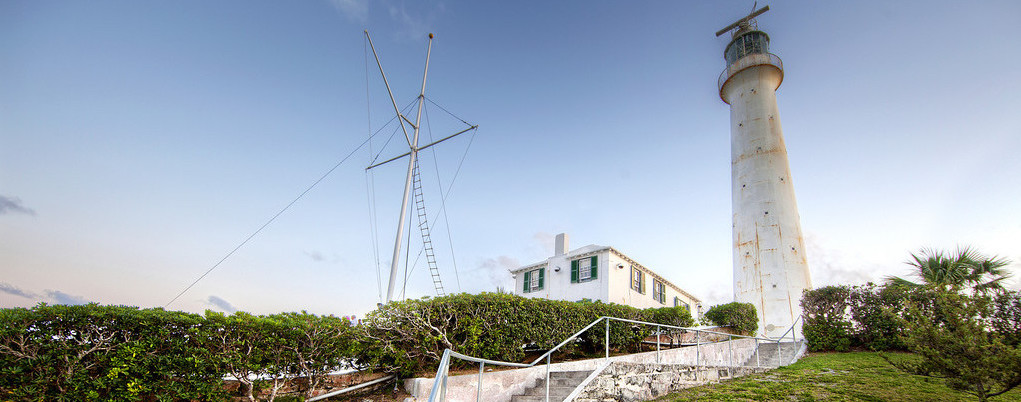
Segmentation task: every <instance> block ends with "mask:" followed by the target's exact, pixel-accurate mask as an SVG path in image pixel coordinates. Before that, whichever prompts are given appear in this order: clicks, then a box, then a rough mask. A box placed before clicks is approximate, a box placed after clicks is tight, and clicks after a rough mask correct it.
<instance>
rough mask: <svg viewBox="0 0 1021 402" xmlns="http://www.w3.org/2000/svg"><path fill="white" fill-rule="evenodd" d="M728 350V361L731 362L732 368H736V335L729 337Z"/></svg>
mask: <svg viewBox="0 0 1021 402" xmlns="http://www.w3.org/2000/svg"><path fill="white" fill-rule="evenodd" d="M727 349H728V350H729V354H730V356H729V357H727V360H728V361H729V362H730V367H734V335H727Z"/></svg>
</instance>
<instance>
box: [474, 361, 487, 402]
mask: <svg viewBox="0 0 1021 402" xmlns="http://www.w3.org/2000/svg"><path fill="white" fill-rule="evenodd" d="M485 366H486V362H479V389H478V390H477V391H476V392H475V402H482V369H483V367H485Z"/></svg>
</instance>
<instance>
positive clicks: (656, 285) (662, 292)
mask: <svg viewBox="0 0 1021 402" xmlns="http://www.w3.org/2000/svg"><path fill="white" fill-rule="evenodd" d="M652 299H653V300H655V301H658V302H659V303H660V304H666V285H664V284H663V282H662V281H660V280H659V279H655V278H653V279H652Z"/></svg>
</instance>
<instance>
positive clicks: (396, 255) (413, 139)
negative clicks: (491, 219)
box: [365, 30, 478, 303]
mask: <svg viewBox="0 0 1021 402" xmlns="http://www.w3.org/2000/svg"><path fill="white" fill-rule="evenodd" d="M365 38H366V39H368V41H369V47H370V48H371V49H372V55H373V57H375V58H376V65H377V66H378V67H379V74H380V75H382V76H383V83H384V84H385V85H386V91H387V93H389V95H390V103H391V104H392V105H393V108H394V112H395V113H397V117H398V119H397V120H398V122H399V123H400V125H401V130H402V131H403V132H404V139H405V140H407V142H408V147H409V148H410V150H409V151H408V152H406V153H404V154H401V155H399V156H396V157H393V158H390V159H388V160H386V161H383V162H380V163H377V164H374V165H372V166H369V167H367V168H365V170H369V169H372V168H374V167H376V166H380V165H383V164H385V163H388V162H392V161H395V160H397V159H400V158H403V157H405V156H410V158H409V160H408V175H407V179H406V180H405V182H404V198H403V199H402V201H401V212H400V219H398V224H397V236H396V238H395V240H394V252H393V258H392V260H391V263H390V281H389V284H388V285H387V289H386V302H387V303H389V302H390V301H391V300H393V293H394V288H395V285H396V283H397V267H398V265H399V264H400V260H401V246H402V244H403V239H404V227H405V225H404V223H405V219H406V218H407V216H408V198H409V197H410V195H411V189H412V185H413V184H414V177H415V176H416V173H417V169H416V167H417V166H418V151H421V150H424V149H426V148H429V147H431V146H433V145H436V144H439V143H440V142H443V141H446V140H448V139H450V138H453V137H455V136H457V135H460V134H462V133H464V132H467V131H469V130H473V129H475V128H477V127H478V126H477V125H476V126H471V127H469V128H467V129H464V130H462V131H459V132H457V133H455V134H453V135H450V136H447V137H445V138H443V139H440V140H438V141H435V142H433V143H431V144H429V145H426V146H423V147H419V146H418V133H419V128H420V127H421V122H422V106H423V103H424V101H425V83H426V79H427V78H428V77H429V56H430V54H431V53H432V43H433V42H432V40H433V34H431V33H430V34H429V45H428V47H427V49H426V54H425V71H424V72H423V73H422V89H421V91H419V94H418V112H417V115H416V116H415V122H414V123H412V122H411V120H410V119H408V118H407V116H405V115H404V114H403V113H401V110H400V108H398V107H397V101H396V100H395V98H394V94H393V91H392V90H391V89H390V83H389V82H388V81H387V79H386V73H384V72H383V65H382V63H380V61H379V55H378V54H376V47H375V46H373V45H372V38H371V37H370V36H369V31H368V30H365ZM405 124H407V125H410V126H411V128H412V135H410V136H409V135H408V128H407V126H406V125H405ZM419 192H420V189H419V190H417V191H416V194H418V193H419ZM430 243H431V242H430ZM430 254H431V252H430ZM430 271H432V276H433V284H434V285H435V286H436V289H437V292H438V293H442V292H443V290H442V289H443V287H442V286H443V285H442V283H440V281H439V273H438V270H437V268H436V267H435V263H431V264H430Z"/></svg>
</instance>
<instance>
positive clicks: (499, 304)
mask: <svg viewBox="0 0 1021 402" xmlns="http://www.w3.org/2000/svg"><path fill="white" fill-rule="evenodd" d="M601 316H611V317H619V318H627V319H632V320H639V321H649V322H658V323H663V324H668V325H678V326H690V325H692V323H693V320H692V318H691V313H690V312H688V310H687V308H684V307H664V308H659V309H645V310H640V309H636V308H633V307H629V306H623V305H618V304H606V303H602V302H598V301H597V302H589V301H582V302H568V301H559V300H547V299H540V298H534V299H532V298H525V297H521V296H515V295H509V294H500V293H482V294H478V295H469V294H457V295H450V296H445V297H438V298H431V299H419V300H406V301H403V302H397V303H390V304H387V305H386V306H383V307H382V308H380V309H377V310H375V311H373V312H371V313H369V315H368V317H367V319H366V320H365V322H364V324H365V325H364V327H365V331H366V333H365V336H366V338H367V340H368V342H369V343H371V346H370V347H367V348H365V350H364V352H365V354H364V355H362V359H363V361H372V362H374V364H373V365H374V366H377V367H381V368H383V369H385V370H387V371H393V372H398V373H401V374H403V375H411V374H412V373H415V372H420V371H422V370H425V369H427V368H435V367H436V363H438V362H439V358H440V355H441V354H442V353H443V350H444V349H446V348H450V349H452V350H454V351H456V352H459V353H462V354H466V355H470V356H476V357H481V358H485V359H491V360H501V361H510V362H525V361H526V360H527V359H526V357H528V356H526V350H528V349H533V350H537V351H543V352H544V351H546V350H549V349H550V348H552V347H553V346H556V345H557V344H558V343H560V342H562V341H563V340H565V339H567V338H568V337H569V336H571V335H572V334H573V333H575V332H577V331H578V330H581V329H582V328H584V327H585V326H586V325H588V324H590V323H591V322H592V321H594V320H595V319H597V318H599V317H601ZM652 329H653V328H652V327H645V326H636V325H632V324H628V323H623V322H612V323H611V324H610V345H611V346H612V347H613V348H614V349H615V350H619V351H626V352H633V351H637V350H638V349H639V346H640V342H641V340H642V339H643V338H644V337H646V336H648V335H649V334H650V331H651V330H652ZM604 331H605V327H604V326H603V324H599V325H598V326H597V327H596V328H593V329H591V330H589V331H588V332H586V333H584V334H582V335H581V336H579V340H578V342H576V343H571V344H568V345H565V347H564V348H563V349H562V350H563V353H564V354H568V355H570V354H586V353H594V352H597V351H602V350H603V349H604V343H605V335H604ZM559 356H562V355H558V356H557V357H559ZM530 357H532V358H534V356H530ZM455 363H456V364H461V363H457V362H455Z"/></svg>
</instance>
